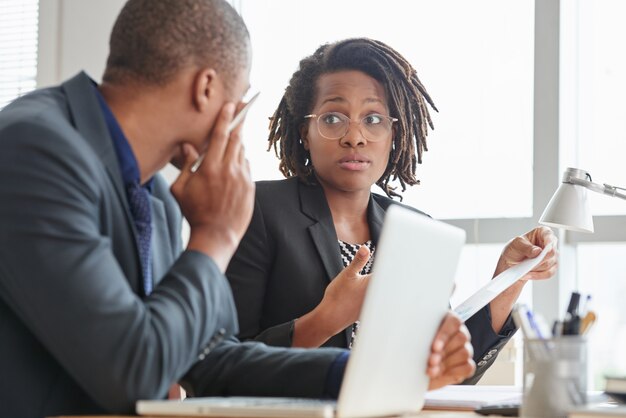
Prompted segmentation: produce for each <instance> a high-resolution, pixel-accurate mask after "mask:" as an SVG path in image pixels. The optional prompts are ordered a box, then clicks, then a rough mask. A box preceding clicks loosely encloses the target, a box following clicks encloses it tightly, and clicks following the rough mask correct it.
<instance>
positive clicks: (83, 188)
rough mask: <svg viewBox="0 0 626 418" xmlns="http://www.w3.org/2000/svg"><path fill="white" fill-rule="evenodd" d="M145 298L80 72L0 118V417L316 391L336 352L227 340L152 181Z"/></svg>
mask: <svg viewBox="0 0 626 418" xmlns="http://www.w3.org/2000/svg"><path fill="white" fill-rule="evenodd" d="M152 211H153V222H154V225H153V249H154V254H153V259H154V263H153V271H154V277H155V282H158V285H156V286H155V288H154V292H153V293H152V294H151V295H150V296H149V297H148V298H145V299H143V300H142V299H141V298H140V297H139V296H138V295H139V292H140V291H139V287H140V283H141V271H140V262H139V255H138V252H137V247H136V244H135V242H136V241H135V236H134V234H135V231H134V225H133V222H132V216H131V214H130V210H129V207H128V203H127V200H126V194H125V191H124V186H123V183H122V178H121V174H120V168H119V165H118V162H117V159H116V155H115V151H114V149H113V146H112V142H111V138H110V136H109V133H108V130H107V126H106V124H105V121H104V119H103V116H102V114H101V110H100V108H99V104H98V102H97V98H96V96H95V91H94V85H93V83H92V81H91V80H90V79H89V77H88V76H87V75H86V74H84V73H81V74H79V75H77V76H76V77H74V78H72V79H70V80H69V81H67V82H66V83H64V84H62V85H61V86H59V87H55V88H50V89H45V90H40V91H36V92H34V93H31V94H29V95H26V96H24V97H22V98H20V99H18V100H17V101H15V102H13V103H12V104H11V105H9V106H8V107H6V108H5V109H4V110H3V111H2V112H0V411H2V414H3V415H4V414H6V415H5V416H20V417H41V416H48V415H62V414H81V413H82V414H84V413H90V414H93V413H104V412H118V413H128V412H132V411H133V409H134V403H135V401H136V400H138V399H148V398H162V397H164V396H165V395H166V393H167V390H168V387H169V386H170V384H171V383H172V382H175V381H177V380H178V381H182V382H183V386H184V387H185V388H186V389H188V390H189V391H190V392H191V393H192V394H195V395H285V396H311V397H321V396H323V394H324V390H325V380H326V376H327V371H328V368H329V365H330V363H331V362H332V361H333V360H334V359H335V358H336V357H337V355H338V353H339V351H337V350H323V349H320V350H285V349H280V348H269V347H267V346H265V345H263V344H258V343H245V344H242V343H240V342H238V341H237V340H236V339H235V338H234V337H232V335H234V334H236V333H237V331H238V329H237V321H236V312H235V307H234V303H233V299H232V295H231V292H230V288H229V286H228V283H227V281H226V279H225V277H224V276H223V275H222V274H221V273H220V271H219V269H218V268H217V266H216V265H215V264H214V262H213V261H212V260H211V258H209V257H207V256H205V255H203V254H201V253H198V252H193V251H181V241H180V223H181V215H180V212H179V208H178V205H177V204H176V202H175V201H174V199H173V197H172V196H171V194H170V193H169V190H168V188H167V185H166V184H165V182H164V181H163V180H162V179H161V178H160V177H158V176H157V177H156V178H155V183H154V192H153V197H152Z"/></svg>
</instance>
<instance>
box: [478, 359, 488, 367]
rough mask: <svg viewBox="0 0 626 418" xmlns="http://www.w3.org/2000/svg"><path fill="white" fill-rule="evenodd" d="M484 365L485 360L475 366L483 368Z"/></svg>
mask: <svg viewBox="0 0 626 418" xmlns="http://www.w3.org/2000/svg"><path fill="white" fill-rule="evenodd" d="M485 364H487V362H486V361H485V360H481V361H479V362H478V364H476V365H477V366H478V367H482V366H484V365H485Z"/></svg>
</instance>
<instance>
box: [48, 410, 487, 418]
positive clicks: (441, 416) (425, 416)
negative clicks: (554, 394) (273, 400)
mask: <svg viewBox="0 0 626 418" xmlns="http://www.w3.org/2000/svg"><path fill="white" fill-rule="evenodd" d="M481 416H482V415H478V414H476V413H474V412H471V411H422V412H420V413H419V414H417V415H402V418H411V417H415V418H476V417H481ZM48 418H137V416H136V415H73V416H58V417H48ZM141 418H189V416H185V417H176V416H171V415H168V416H167V417H164V416H156V415H154V416H149V415H142V416H141ZM230 418H232V417H230Z"/></svg>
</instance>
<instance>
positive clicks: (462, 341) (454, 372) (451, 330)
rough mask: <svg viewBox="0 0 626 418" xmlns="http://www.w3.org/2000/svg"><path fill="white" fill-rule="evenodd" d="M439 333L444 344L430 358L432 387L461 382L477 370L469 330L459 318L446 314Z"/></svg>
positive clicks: (429, 366)
mask: <svg viewBox="0 0 626 418" xmlns="http://www.w3.org/2000/svg"><path fill="white" fill-rule="evenodd" d="M437 335H438V337H440V338H441V340H440V341H442V342H444V344H443V347H442V349H441V350H439V351H433V352H432V353H431V356H430V357H429V360H428V365H427V374H428V376H429V377H430V378H431V384H430V389H435V388H437V387H441V386H444V385H447V384H453V383H460V382H462V381H463V380H464V379H466V378H468V377H469V376H471V375H472V374H473V373H474V371H475V370H476V365H475V364H474V361H473V359H472V356H473V354H474V351H473V348H472V345H471V343H470V335H469V332H468V330H467V327H465V325H463V324H462V323H461V322H460V320H458V318H455V317H454V316H452V315H448V316H446V318H444V321H443V322H442V325H441V327H440V330H439V331H438V333H437ZM436 338H437V337H436ZM433 345H434V346H435V343H433Z"/></svg>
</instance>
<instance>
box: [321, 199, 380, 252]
mask: <svg viewBox="0 0 626 418" xmlns="http://www.w3.org/2000/svg"><path fill="white" fill-rule="evenodd" d="M324 193H325V195H326V200H327V201H328V207H329V208H330V213H331V214H332V217H333V224H334V225H335V231H337V237H338V238H339V239H340V240H342V241H345V242H349V243H352V244H362V243H363V242H365V241H367V240H369V239H370V231H369V224H368V222H367V206H368V204H369V199H370V193H369V191H361V192H354V193H346V192H341V191H337V190H329V189H327V188H324Z"/></svg>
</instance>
